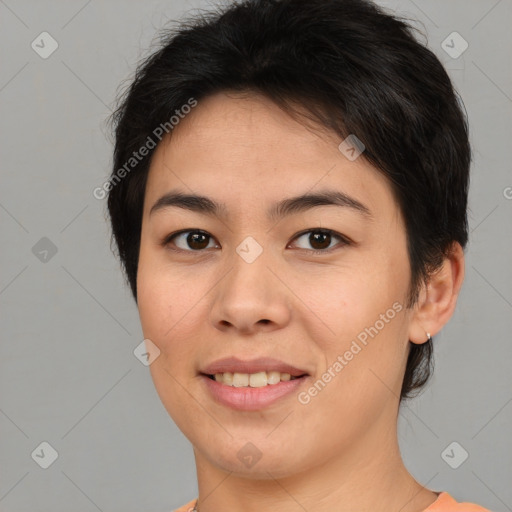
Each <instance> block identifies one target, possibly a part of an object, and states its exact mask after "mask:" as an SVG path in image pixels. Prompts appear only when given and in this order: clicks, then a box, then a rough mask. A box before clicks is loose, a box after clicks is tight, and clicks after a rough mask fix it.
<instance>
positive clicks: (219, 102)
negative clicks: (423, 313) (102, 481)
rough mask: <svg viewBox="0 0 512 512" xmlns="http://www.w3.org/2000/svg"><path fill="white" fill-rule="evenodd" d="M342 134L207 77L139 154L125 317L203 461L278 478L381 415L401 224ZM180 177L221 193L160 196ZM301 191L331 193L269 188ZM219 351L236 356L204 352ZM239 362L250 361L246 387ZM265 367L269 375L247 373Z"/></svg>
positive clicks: (396, 306)
mask: <svg viewBox="0 0 512 512" xmlns="http://www.w3.org/2000/svg"><path fill="white" fill-rule="evenodd" d="M340 142H341V139H339V137H336V136H335V135H334V134H332V133H328V132H326V131H322V130H320V129H316V130H314V129H312V128H311V127H310V128H309V129H308V128H307V127H305V126H303V125H302V124H300V123H298V122H297V121H295V120H293V119H292V118H291V117H289V116H288V115H287V114H286V113H284V112H283V111H281V110H280V109H279V108H278V107H277V106H275V105H274V104H273V103H271V102H270V101H269V100H267V99H265V98H262V97H259V96H256V95H254V96H245V97H242V96H236V95H233V94H230V95H228V94H226V93H219V94H216V95H215V96H210V97H208V98H207V99H204V100H201V101H200V102H199V104H198V105H197V106H196V107H195V108H194V109H193V111H192V112H191V113H190V114H188V116H187V117H185V118H184V119H182V120H181V121H180V123H179V125H177V126H176V127H175V128H174V130H173V132H172V138H170V139H169V140H164V141H162V142H161V143H160V144H159V146H158V147H157V149H156V152H155V154H154V156H153V159H152V162H151V167H150V171H149V175H148V181H147V186H146V192H145V199H144V211H143V222H142V232H141V246H140V256H139V266H138V275H137V287H138V307H139V313H140V319H141V323H142V329H143V333H144V337H145V338H147V339H149V340H151V342H152V343H153V344H154V345H155V346H156V347H157V348H158V350H159V351H160V353H159V356H158V357H157V358H156V360H155V361H154V362H153V363H152V364H151V365H150V371H151V375H152V378H153V381H154V383H155V386H156V389H157V392H158V394H159V396H160V399H161V400H162V402H163V404H164V406H165V407H166V409H167V411H168V412H169V414H170V415H171V417H172V418H173V420H174V421H175V422H176V424H177V425H178V427H179V428H180V429H181V430H182V431H183V433H184V434H185V435H186V436H187V437H188V438H189V440H190V441H191V442H192V444H193V446H194V450H195V453H196V457H198V458H199V459H201V460H202V461H203V462H204V463H205V464H210V465H211V466H212V467H213V466H215V467H218V468H222V469H224V470H227V471H233V472H235V473H237V474H240V475H242V476H244V475H245V476H248V477H254V478H268V473H267V471H269V472H271V473H272V475H273V476H274V477H284V476H286V475H292V474H294V473H296V472H300V471H304V470H307V469H308V468H312V467H314V466H318V465H320V464H322V463H323V462H324V461H326V460H328V459H331V458H332V457H335V456H340V457H341V456H343V455H344V454H347V453H348V452H349V450H352V451H353V450H354V449H355V448H358V449H361V450H364V449H367V450H371V443H373V442H378V438H379V435H382V434H379V433H382V432H388V431H389V430H390V428H393V426H394V425H396V416H397V406H398V396H399V394H400V387H401V382H402V377H403V373H404V369H405V363H406V357H407V346H408V331H409V327H410V323H411V313H410V310H407V309H406V307H405V304H406V297H407V291H408V287H409V281H410V273H409V262H408V255H407V248H406V233H405V228H404V223H403V218H402V216H401V214H400V211H399V208H398V205H397V203H396V202H395V200H394V197H393V194H392V191H391V188H390V185H389V183H388V182H387V180H386V179H385V178H384V177H383V176H382V175H381V174H380V173H379V172H377V171H376V170H375V169H374V168H373V167H372V166H371V165H370V164H368V162H366V161H365V160H364V158H363V156H364V153H363V156H360V157H359V158H357V159H355V160H353V161H352V160H350V159H349V158H347V156H346V155H349V156H351V157H352V154H353V152H350V150H349V153H347V154H345V153H343V152H342V151H341V150H340V149H339V148H338V145H339V144H340ZM177 192H180V193H182V194H184V195H197V196H204V197H207V198H209V199H210V201H212V202H215V203H217V204H218V205H219V207H218V209H217V211H215V212H214V211H213V208H211V207H208V205H206V206H205V205H204V204H203V203H201V202H200V201H197V200H196V201H192V200H189V201H185V202H183V201H181V202H180V201H176V198H174V200H172V199H171V198H169V197H168V198H167V200H165V199H163V200H161V201H159V200H160V199H161V198H162V197H163V196H165V195H166V194H170V193H177ZM306 194H309V195H310V194H314V195H319V194H327V195H329V194H330V196H329V197H328V198H327V199H326V198H325V197H324V199H323V200H321V201H320V200H318V198H317V200H316V201H315V200H310V201H305V200H297V201H295V202H293V203H291V202H285V203H282V202H283V201H287V200H290V199H291V198H294V197H298V196H303V195H306ZM336 194H337V196H336ZM335 197H337V198H338V200H337V202H336V201H334V200H333V198H335ZM157 202H159V204H158V205H157V206H155V205H156V203H157ZM329 202H330V203H331V204H329ZM212 204H213V203H209V205H210V206H211V205H212ZM279 204H281V206H280V208H277V207H276V205H279ZM201 205H202V206H201ZM290 205H291V206H292V207H290ZM271 212H272V215H270V213H271ZM231 357H234V358H237V359H238V360H240V361H241V362H240V361H239V362H236V361H235V363H234V366H233V365H232V366H222V365H221V366H217V367H216V368H215V367H212V366H211V365H212V364H214V363H216V362H217V361H219V360H220V359H224V358H231ZM258 358H263V359H266V361H264V360H263V361H260V362H258V361H256V362H255V364H253V365H251V364H250V362H251V361H252V362H254V360H255V359H258ZM269 359H271V360H269ZM243 363H246V364H243ZM280 365H281V366H280ZM285 365H288V367H292V368H293V369H295V370H293V369H292V370H290V368H288V367H286V366H285ZM237 369H238V370H239V371H238V372H237V371H236V370H237ZM228 370H231V373H236V374H239V375H234V377H233V379H234V384H235V386H230V385H229V383H230V382H231V381H230V376H229V372H228ZM287 370H289V371H287ZM262 371H263V372H264V371H267V372H268V373H266V374H263V373H261V372H262ZM204 373H224V374H226V373H227V374H228V375H224V377H223V378H222V379H223V380H222V381H221V380H220V377H218V378H219V381H218V382H217V381H215V380H212V379H211V378H209V377H207V376H206V375H204ZM281 373H282V374H283V375H281ZM286 373H296V374H297V375H296V376H297V377H298V378H294V379H291V378H290V380H287V379H288V377H287V375H284V374H286ZM246 374H258V375H256V376H249V386H247V383H248V382H247V376H246ZM299 375H305V376H302V377H299ZM265 377H266V378H267V380H268V379H270V381H271V382H276V381H277V383H273V384H268V383H267V385H266V386H264V387H259V386H260V385H261V384H264V382H265V381H264V379H265ZM280 378H281V379H280ZM262 379H263V380H262ZM272 379H276V380H275V381H273V380H272ZM253 385H254V387H253ZM386 429H387V430H386ZM370 439H371V442H368V441H369V440H370ZM249 443H250V444H249ZM365 446H366V448H365ZM255 461H256V462H255Z"/></svg>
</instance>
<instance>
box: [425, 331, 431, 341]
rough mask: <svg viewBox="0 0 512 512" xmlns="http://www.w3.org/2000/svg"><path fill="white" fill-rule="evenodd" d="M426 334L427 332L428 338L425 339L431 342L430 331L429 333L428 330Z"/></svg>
mask: <svg viewBox="0 0 512 512" xmlns="http://www.w3.org/2000/svg"><path fill="white" fill-rule="evenodd" d="M426 334H427V338H428V339H427V341H430V342H432V336H430V333H429V332H427V333H426Z"/></svg>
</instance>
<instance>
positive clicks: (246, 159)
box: [144, 93, 396, 215]
mask: <svg viewBox="0 0 512 512" xmlns="http://www.w3.org/2000/svg"><path fill="white" fill-rule="evenodd" d="M340 142H341V138H340V137H339V136H337V135H336V134H334V133H333V132H330V131H328V130H325V129H321V128H320V127H315V128H312V125H310V126H305V125H303V124H302V123H299V122H298V121H297V120H295V119H293V118H292V117H290V115H288V114H287V113H286V112H284V111H283V110H281V109H280V108H279V107H278V106H277V105H275V104H274V103H273V102H271V101H270V100H269V99H267V98H265V97H263V96H260V95H247V94H244V95H240V94H233V93H218V94H215V95H213V96H210V97H207V98H205V99H204V100H201V101H199V103H198V105H197V106H196V107H195V108H194V109H193V110H192V112H191V113H190V114H188V115H186V116H185V117H184V118H183V119H181V120H180V122H179V124H178V125H176V126H175V127H174V129H173V131H172V132H171V134H170V135H169V136H168V137H167V138H166V139H163V141H162V142H161V143H160V144H159V145H158V147H157V148H156V150H155V154H154V155H153V158H152V162H151V166H150V170H149V176H148V181H147V185H146V200H145V207H144V210H145V215H147V214H148V213H149V209H150V208H151V206H152V205H153V203H154V202H155V201H156V200H158V198H159V197H160V196H161V195H162V194H163V193H165V192H166V191H168V190H171V189H173V188H177V187H178V188H180V189H188V190H189V192H191V193H195V194H201V195H205V196H210V197H214V198H216V199H217V200H218V201H219V202H223V203H226V204H230V203H232V204H237V205H238V207H239V208H242V207H245V208H246V209H248V210H249V209H253V208H255V207H257V206H259V208H265V205H266V204H268V203H269V202H273V201H276V200H278V199H280V198H283V197H285V196H292V195H299V194H304V193H305V192H308V191H309V192H315V190H316V189H318V188H330V189H333V188H334V189H336V190H340V191H342V192H343V193H346V194H349V195H351V196H352V197H355V198H356V199H357V198H360V200H361V202H364V203H365V204H366V205H368V206H369V207H370V208H371V209H377V210H378V209H379V208H388V209H391V210H392V209H394V208H396V205H395V202H394V200H393V197H392V193H391V188H390V185H389V183H388V182H387V179H386V178H385V177H384V176H383V175H382V174H381V173H380V172H378V171H376V170H375V169H374V168H373V167H372V166H371V165H370V164H369V163H368V162H367V161H366V160H364V159H363V158H361V157H360V158H358V159H356V160H355V161H350V160H348V159H347V158H346V157H345V156H344V155H343V154H342V153H341V152H340V150H339V149H338V145H339V144H340Z"/></svg>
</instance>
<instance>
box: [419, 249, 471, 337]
mask: <svg viewBox="0 0 512 512" xmlns="http://www.w3.org/2000/svg"><path fill="white" fill-rule="evenodd" d="M463 281H464V252H463V250H462V247H461V246H460V244H459V243H458V242H454V243H453V244H452V246H451V248H450V251H449V253H448V255H447V256H446V257H445V258H444V261H443V265H442V267H441V268H440V269H439V270H438V271H437V272H435V273H434V274H432V275H431V276H430V277H429V279H428V282H427V284H426V285H423V287H422V289H421V291H420V294H419V298H418V302H417V303H416V305H415V306H414V313H413V315H412V319H411V323H410V325H409V340H410V341H411V342H412V343H416V344H422V343H425V342H426V341H427V339H428V334H427V333H429V334H430V336H434V334H437V333H438V332H439V331H440V330H441V328H442V327H443V326H444V325H445V324H446V323H447V322H448V320H449V319H450V318H451V316H452V314H453V312H454V310H455V305H456V304H457V297H458V295H459V291H460V288H461V286H462V282H463Z"/></svg>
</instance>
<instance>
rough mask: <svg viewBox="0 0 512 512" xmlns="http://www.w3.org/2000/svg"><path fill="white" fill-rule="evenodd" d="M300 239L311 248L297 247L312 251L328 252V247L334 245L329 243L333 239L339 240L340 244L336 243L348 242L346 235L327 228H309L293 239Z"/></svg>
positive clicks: (343, 243) (330, 247)
mask: <svg viewBox="0 0 512 512" xmlns="http://www.w3.org/2000/svg"><path fill="white" fill-rule="evenodd" d="M301 239H302V240H303V243H304V242H305V244H306V245H309V246H310V247H311V248H310V247H299V249H305V250H310V251H312V252H313V253H321V252H328V251H329V250H330V249H332V248H333V247H335V245H334V246H331V243H332V242H333V240H335V239H338V240H340V241H341V244H338V245H341V246H343V245H347V244H349V243H350V242H349V240H348V239H347V238H346V237H344V236H342V235H340V234H338V233H335V232H334V231H331V230H328V229H310V230H309V231H305V232H303V233H301V234H300V235H299V236H297V237H296V238H295V240H301Z"/></svg>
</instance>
